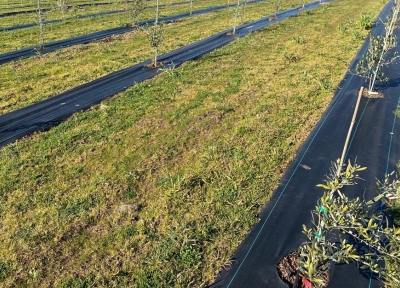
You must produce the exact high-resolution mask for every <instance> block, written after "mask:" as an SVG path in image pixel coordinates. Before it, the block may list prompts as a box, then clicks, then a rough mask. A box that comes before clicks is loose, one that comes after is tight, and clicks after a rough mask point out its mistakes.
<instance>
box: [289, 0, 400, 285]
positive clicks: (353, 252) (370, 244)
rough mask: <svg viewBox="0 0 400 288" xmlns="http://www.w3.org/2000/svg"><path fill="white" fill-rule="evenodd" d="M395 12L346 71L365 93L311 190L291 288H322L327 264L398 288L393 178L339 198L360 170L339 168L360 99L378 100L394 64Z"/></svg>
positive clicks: (398, 188)
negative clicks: (372, 190)
mask: <svg viewBox="0 0 400 288" xmlns="http://www.w3.org/2000/svg"><path fill="white" fill-rule="evenodd" d="M399 12H400V4H398V3H397V2H396V3H395V6H394V8H393V10H392V13H391V15H390V16H389V17H388V18H387V19H386V21H385V22H383V25H384V28H385V33H384V35H377V36H374V35H370V38H369V46H368V49H367V51H366V52H365V53H364V54H363V55H362V56H361V60H360V61H359V62H358V63H357V65H356V69H355V70H354V71H351V72H352V73H354V74H356V75H358V76H361V77H363V78H364V79H365V80H366V83H367V84H368V88H367V89H364V88H361V89H360V92H359V98H358V102H357V105H356V108H355V112H354V116H353V120H352V123H351V125H350V129H349V133H348V138H347V139H346V144H345V145H344V149H343V154H342V157H341V158H340V159H339V160H338V161H337V162H335V163H333V165H332V168H331V172H330V174H329V176H328V177H327V180H326V182H325V183H324V184H319V185H317V186H318V187H321V188H323V189H324V190H325V192H324V193H323V195H322V196H321V197H319V198H318V201H317V205H316V208H315V210H313V211H312V215H313V221H312V226H311V227H307V226H306V225H303V233H304V234H305V235H306V236H307V238H308V240H307V241H306V242H304V243H303V244H302V245H301V246H300V247H299V250H298V254H297V257H299V270H298V275H297V276H298V278H297V280H296V281H298V282H296V283H294V285H293V286H294V287H295V286H296V287H309V288H311V287H326V285H327V284H328V283H327V281H328V280H329V271H328V270H329V269H328V268H329V267H328V265H329V262H334V263H347V264H348V263H350V262H351V261H354V262H356V263H357V264H358V265H359V267H360V268H361V269H367V270H370V271H371V272H372V273H375V274H376V275H377V276H378V277H380V279H382V280H383V281H384V282H385V283H386V284H387V285H395V286H396V287H398V285H400V277H399V276H398V272H399V271H396V269H397V267H400V228H398V227H394V226H393V225H390V224H389V222H390V221H389V218H388V215H387V212H386V211H387V209H388V208H389V209H390V208H391V207H392V206H393V200H396V199H400V180H398V179H391V178H393V175H394V172H393V173H391V174H390V175H386V178H385V180H384V181H382V182H379V181H378V195H377V196H376V197H375V198H373V199H370V200H366V199H363V198H362V197H357V198H355V199H350V198H349V197H347V196H346V194H345V193H344V192H343V189H344V188H345V187H346V186H352V185H355V184H357V183H356V181H357V179H359V177H360V176H359V174H358V172H360V171H362V170H365V169H366V168H365V167H360V166H359V165H357V164H353V165H352V164H351V163H350V162H349V163H348V164H347V165H343V162H344V157H345V155H346V151H347V148H348V147H347V143H348V140H349V136H350V133H351V129H352V126H353V124H354V121H355V116H356V114H357V109H358V103H359V99H360V97H362V96H366V97H373V98H378V97H379V98H382V97H383V95H382V93H381V92H380V91H376V90H375V87H376V83H377V81H390V79H387V78H386V77H385V75H384V73H383V67H385V66H387V65H389V64H391V63H393V62H394V61H395V60H396V59H397V58H398V56H397V53H396V52H394V53H393V49H394V48H395V47H397V38H396V35H395V30H396V29H397V28H399V26H398V25H399V21H398V14H399ZM337 238H338V239H339V240H338V241H337ZM360 247H362V249H360ZM389 283H390V284H389Z"/></svg>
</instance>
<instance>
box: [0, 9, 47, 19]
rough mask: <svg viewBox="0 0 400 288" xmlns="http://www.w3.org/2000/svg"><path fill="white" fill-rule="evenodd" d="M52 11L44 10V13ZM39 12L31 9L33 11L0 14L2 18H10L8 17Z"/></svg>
mask: <svg viewBox="0 0 400 288" xmlns="http://www.w3.org/2000/svg"><path fill="white" fill-rule="evenodd" d="M50 10H51V9H50V8H49V9H42V11H44V12H47V11H50ZM36 11H37V10H36V9H31V10H24V11H14V12H6V13H2V14H0V18H3V17H8V16H14V15H20V14H29V13H35V12H36Z"/></svg>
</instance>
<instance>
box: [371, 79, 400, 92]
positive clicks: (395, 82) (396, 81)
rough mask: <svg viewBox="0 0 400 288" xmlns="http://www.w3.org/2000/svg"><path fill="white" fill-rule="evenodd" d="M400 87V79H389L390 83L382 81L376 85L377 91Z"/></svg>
mask: <svg viewBox="0 0 400 288" xmlns="http://www.w3.org/2000/svg"><path fill="white" fill-rule="evenodd" d="M399 86H400V77H399V78H396V79H389V80H388V81H381V82H379V83H377V84H376V90H381V89H388V88H395V87H399Z"/></svg>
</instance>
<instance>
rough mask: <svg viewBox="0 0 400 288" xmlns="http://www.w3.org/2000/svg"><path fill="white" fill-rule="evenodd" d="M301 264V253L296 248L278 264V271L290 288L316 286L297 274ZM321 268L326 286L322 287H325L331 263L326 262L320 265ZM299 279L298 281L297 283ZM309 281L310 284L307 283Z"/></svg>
mask: <svg viewBox="0 0 400 288" xmlns="http://www.w3.org/2000/svg"><path fill="white" fill-rule="evenodd" d="M299 266H300V253H299V251H297V250H295V251H292V252H290V253H288V254H287V255H286V256H284V257H283V258H282V259H281V260H280V261H279V263H278V265H277V266H276V269H277V271H278V275H279V278H281V279H282V281H283V282H285V283H286V284H287V285H288V287H289V288H295V287H297V288H310V287H315V286H313V285H311V286H310V282H308V280H307V279H305V278H302V277H301V276H299V277H298V276H297V273H298V270H299ZM319 270H321V274H322V275H321V278H322V280H323V281H324V282H325V284H326V285H325V286H323V287H321V288H325V287H326V286H327V285H328V282H329V264H328V263H324V264H323V265H321V266H320V268H319ZM296 280H297V283H295V282H296ZM307 282H308V285H307Z"/></svg>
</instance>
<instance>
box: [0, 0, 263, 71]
mask: <svg viewBox="0 0 400 288" xmlns="http://www.w3.org/2000/svg"><path fill="white" fill-rule="evenodd" d="M262 1H264V0H256V1H253V2H251V3H258V2H262ZM248 4H250V2H249V3H247V5H248ZM232 6H236V4H232V5H230V6H225V5H224V6H216V7H211V8H205V9H200V10H196V11H193V13H192V15H190V13H189V12H187V13H182V14H178V15H173V16H167V17H162V18H159V22H164V23H171V22H175V21H178V20H181V19H184V18H188V17H191V16H196V15H201V14H206V13H210V12H214V11H219V10H222V9H225V8H228V7H232ZM154 22H155V20H154V19H152V20H147V21H142V22H140V23H139V24H138V25H139V26H147V25H148V26H152V25H154ZM133 29H134V28H132V27H117V28H111V29H106V30H102V31H98V32H94V33H91V34H86V35H82V36H77V37H73V38H68V39H64V40H59V41H54V42H50V43H46V44H44V45H43V47H42V48H41V49H40V50H38V49H37V47H34V46H32V47H28V48H24V49H20V50H15V51H11V52H7V53H3V54H0V65H1V64H5V63H8V62H12V61H18V60H21V59H25V58H29V57H33V56H37V55H43V54H46V53H50V52H52V51H55V50H58V49H62V48H66V47H71V46H74V45H79V44H88V43H90V42H94V41H99V40H101V39H105V38H107V37H111V36H113V35H120V34H124V33H128V32H131V31H133Z"/></svg>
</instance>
